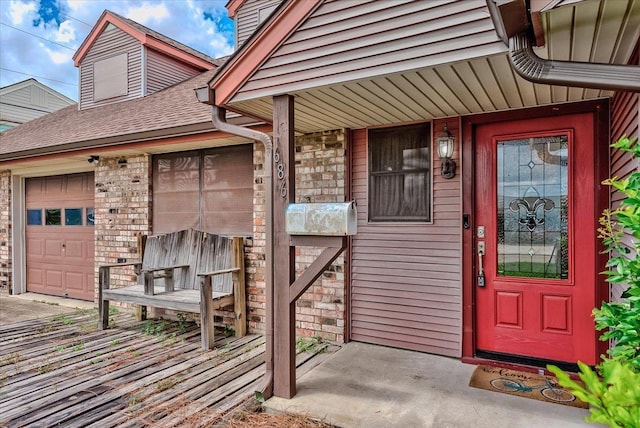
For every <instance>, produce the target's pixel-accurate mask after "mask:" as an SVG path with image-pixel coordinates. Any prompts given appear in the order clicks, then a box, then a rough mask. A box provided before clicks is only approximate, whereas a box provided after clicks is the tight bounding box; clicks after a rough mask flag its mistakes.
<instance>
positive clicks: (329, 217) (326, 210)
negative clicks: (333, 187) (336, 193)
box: [286, 201, 357, 236]
mask: <svg viewBox="0 0 640 428" xmlns="http://www.w3.org/2000/svg"><path fill="white" fill-rule="evenodd" d="M286 230H287V233H288V234H289V235H320V236H345V235H355V234H356V231H357V211H356V203H355V201H351V202H343V203H311V204H289V205H288V206H287V218H286Z"/></svg>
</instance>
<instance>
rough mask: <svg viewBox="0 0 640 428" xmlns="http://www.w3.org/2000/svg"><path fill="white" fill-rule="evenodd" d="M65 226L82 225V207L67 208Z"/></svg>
mask: <svg viewBox="0 0 640 428" xmlns="http://www.w3.org/2000/svg"><path fill="white" fill-rule="evenodd" d="M64 224H65V226H82V208H65V210H64Z"/></svg>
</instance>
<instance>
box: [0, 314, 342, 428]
mask: <svg viewBox="0 0 640 428" xmlns="http://www.w3.org/2000/svg"><path fill="white" fill-rule="evenodd" d="M114 312H115V311H114ZM112 318H113V321H114V322H115V327H113V328H110V329H109V330H103V331H99V330H97V311H95V310H93V311H77V312H75V313H73V314H70V315H58V316H55V317H50V318H44V319H41V320H33V321H25V322H21V323H15V324H9V325H4V326H0V426H3V427H4V426H7V427H18V426H37V427H45V426H47V427H48V426H58V425H61V426H65V427H80V426H93V427H100V428H106V427H116V426H117V427H140V426H154V427H162V426H211V425H213V424H214V423H215V422H216V421H219V420H220V418H221V417H222V415H223V414H225V413H228V412H229V411H230V410H231V409H233V408H235V407H237V406H238V405H240V404H242V403H243V402H245V401H246V400H247V399H249V398H251V397H252V396H253V393H254V391H255V390H256V389H257V388H258V385H259V383H260V382H261V380H262V375H263V373H264V350H265V340H264V337H263V336H259V335H248V336H245V337H243V338H240V339H236V338H234V337H229V338H220V339H218V340H216V343H215V349H213V350H210V351H202V350H201V349H200V329H199V327H198V326H196V325H195V324H194V323H174V322H169V321H156V320H149V321H143V322H138V321H136V320H135V318H134V317H132V314H131V313H129V312H124V311H122V312H119V313H114V314H112ZM217 337H222V335H219V336H217ZM330 348H331V349H329V352H325V353H320V354H315V355H314V354H312V353H306V352H305V353H302V354H299V355H298V356H297V363H298V369H297V370H298V371H297V373H298V376H300V375H301V374H302V373H305V372H306V371H308V370H310V369H311V368H313V367H314V366H316V365H317V364H319V363H320V362H321V361H322V360H323V359H324V358H326V356H327V355H328V354H329V353H331V352H332V351H334V350H335V349H337V347H330Z"/></svg>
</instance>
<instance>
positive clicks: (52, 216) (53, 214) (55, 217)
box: [44, 208, 62, 226]
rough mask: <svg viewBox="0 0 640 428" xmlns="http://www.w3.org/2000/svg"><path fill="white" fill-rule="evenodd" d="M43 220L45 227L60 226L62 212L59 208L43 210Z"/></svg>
mask: <svg viewBox="0 0 640 428" xmlns="http://www.w3.org/2000/svg"><path fill="white" fill-rule="evenodd" d="M44 211H45V214H44V219H45V223H44V224H46V225H47V226H60V225H61V224H62V223H61V214H62V210H61V209H60V208H50V209H46V210H44Z"/></svg>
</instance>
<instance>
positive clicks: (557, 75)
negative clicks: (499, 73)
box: [509, 33, 640, 92]
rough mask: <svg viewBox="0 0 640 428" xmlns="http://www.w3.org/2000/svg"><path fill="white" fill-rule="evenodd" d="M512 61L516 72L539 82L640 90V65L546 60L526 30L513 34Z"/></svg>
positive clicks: (616, 89)
mask: <svg viewBox="0 0 640 428" xmlns="http://www.w3.org/2000/svg"><path fill="white" fill-rule="evenodd" d="M509 60H510V61H511V66H512V67H513V69H514V70H515V72H516V73H518V74H519V75H520V76H521V77H522V78H524V79H526V80H529V81H531V82H535V83H545V84H548V85H561V86H577V87H580V88H594V89H610V90H615V91H630V92H640V66H634V65H618V64H602V63H591V62H575V61H557V60H546V59H543V58H540V57H539V56H537V55H536V54H535V53H534V52H533V48H532V47H531V42H530V41H529V37H528V36H527V35H526V34H525V33H520V34H516V35H515V36H513V37H509Z"/></svg>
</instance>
